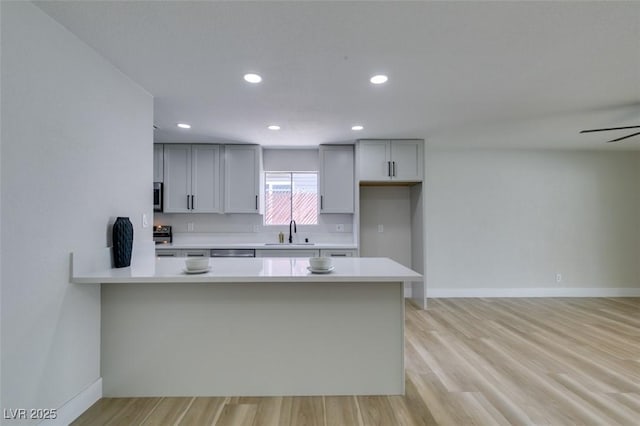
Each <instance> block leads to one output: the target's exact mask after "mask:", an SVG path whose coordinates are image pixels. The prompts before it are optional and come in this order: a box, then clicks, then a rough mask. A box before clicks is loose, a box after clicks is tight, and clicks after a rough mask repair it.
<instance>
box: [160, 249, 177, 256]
mask: <svg viewBox="0 0 640 426" xmlns="http://www.w3.org/2000/svg"><path fill="white" fill-rule="evenodd" d="M156 256H158V257H181V256H182V251H180V250H162V249H156Z"/></svg>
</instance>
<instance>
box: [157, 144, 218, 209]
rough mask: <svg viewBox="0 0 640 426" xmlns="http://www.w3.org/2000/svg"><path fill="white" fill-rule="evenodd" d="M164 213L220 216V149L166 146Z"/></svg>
mask: <svg viewBox="0 0 640 426" xmlns="http://www.w3.org/2000/svg"><path fill="white" fill-rule="evenodd" d="M164 178H165V179H164V212H165V213H221V212H222V208H221V207H222V206H221V202H220V198H221V197H220V187H221V185H220V179H221V173H220V146H219V145H205V144H203V145H187V144H165V145H164Z"/></svg>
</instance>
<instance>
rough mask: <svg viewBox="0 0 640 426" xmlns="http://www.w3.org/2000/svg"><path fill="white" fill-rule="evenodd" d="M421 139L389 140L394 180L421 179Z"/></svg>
mask: <svg viewBox="0 0 640 426" xmlns="http://www.w3.org/2000/svg"><path fill="white" fill-rule="evenodd" d="M422 150H423V143H422V141H418V140H415V141H412V140H406V141H391V163H392V175H393V179H394V180H399V181H405V182H420V181H422V170H423V155H422Z"/></svg>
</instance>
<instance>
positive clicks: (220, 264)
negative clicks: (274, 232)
mask: <svg viewBox="0 0 640 426" xmlns="http://www.w3.org/2000/svg"><path fill="white" fill-rule="evenodd" d="M184 261H185V259H184V258H160V257H155V258H151V259H149V261H146V262H140V263H138V264H137V265H135V266H131V267H128V268H118V269H113V268H112V269H105V270H98V271H95V272H80V273H78V272H75V270H74V272H73V275H72V277H71V281H72V282H74V283H79V284H96V283H229V282H252V283H256V282H329V281H330V282H389V281H420V280H422V275H420V274H418V273H417V272H415V271H412V270H411V269H409V268H407V267H405V266H403V265H401V264H399V263H397V262H395V261H393V260H391V259H387V258H372V257H351V258H334V259H333V265H334V270H333V271H332V272H330V273H328V274H313V273H311V272H310V271H309V270H308V269H307V267H308V266H309V259H307V258H295V257H283V258H211V259H210V262H209V264H210V266H211V270H210V271H209V272H207V273H204V274H199V275H189V274H186V273H185V272H184V267H185V264H184Z"/></svg>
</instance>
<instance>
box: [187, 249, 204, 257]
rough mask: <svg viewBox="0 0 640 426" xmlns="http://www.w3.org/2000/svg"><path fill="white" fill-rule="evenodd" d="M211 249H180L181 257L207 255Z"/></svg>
mask: <svg viewBox="0 0 640 426" xmlns="http://www.w3.org/2000/svg"><path fill="white" fill-rule="evenodd" d="M210 253H211V250H204V249H193V250H182V252H181V255H182V257H209V254H210Z"/></svg>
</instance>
